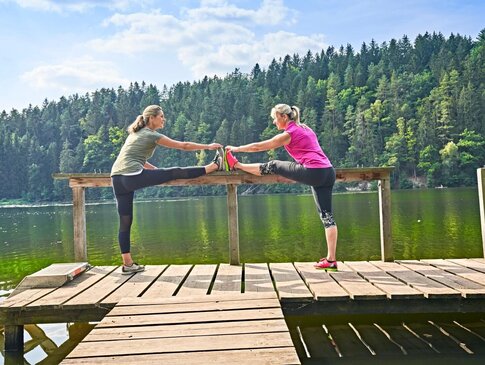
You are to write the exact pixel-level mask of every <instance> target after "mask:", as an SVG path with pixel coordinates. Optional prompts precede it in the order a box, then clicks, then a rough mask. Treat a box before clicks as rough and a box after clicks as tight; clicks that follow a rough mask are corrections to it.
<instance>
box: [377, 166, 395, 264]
mask: <svg viewBox="0 0 485 365" xmlns="http://www.w3.org/2000/svg"><path fill="white" fill-rule="evenodd" d="M378 185H379V225H380V235H381V259H382V261H392V260H393V250H392V234H391V181H390V175H388V176H387V177H384V178H382V179H381V180H379V184H378Z"/></svg>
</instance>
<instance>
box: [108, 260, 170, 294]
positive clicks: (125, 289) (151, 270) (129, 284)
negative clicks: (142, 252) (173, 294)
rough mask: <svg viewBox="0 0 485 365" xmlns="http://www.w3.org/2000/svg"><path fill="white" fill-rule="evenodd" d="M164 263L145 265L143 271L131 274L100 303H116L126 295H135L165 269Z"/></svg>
mask: <svg viewBox="0 0 485 365" xmlns="http://www.w3.org/2000/svg"><path fill="white" fill-rule="evenodd" d="M166 267H167V266H166V265H157V266H155V265H147V266H146V267H145V271H142V272H139V273H136V274H135V275H133V276H131V277H130V278H129V279H128V280H127V281H126V282H125V283H124V284H123V285H122V286H121V287H119V288H118V289H117V290H116V291H115V292H113V293H112V294H111V295H110V296H108V297H107V298H105V299H103V301H102V302H101V304H116V303H118V302H119V301H120V300H121V299H123V298H126V297H137V296H138V295H140V294H141V293H142V292H143V291H144V290H145V289H146V288H147V287H148V286H149V285H151V284H152V283H153V281H154V280H155V279H156V278H157V277H158V276H159V275H160V274H161V273H162V272H163V270H165V268H166Z"/></svg>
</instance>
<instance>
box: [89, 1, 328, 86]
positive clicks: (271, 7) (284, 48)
mask: <svg viewBox="0 0 485 365" xmlns="http://www.w3.org/2000/svg"><path fill="white" fill-rule="evenodd" d="M291 13H293V11H292V10H291V9H289V8H286V7H285V6H284V4H283V2H282V1H280V0H264V1H263V2H262V5H261V6H260V7H259V8H257V9H256V10H248V9H242V8H239V7H236V6H235V5H230V4H228V3H227V2H226V1H220V0H210V1H207V0H206V1H202V2H201V5H200V7H199V8H196V9H190V10H185V11H183V12H182V13H181V15H180V16H179V17H176V16H173V15H166V14H163V13H162V12H161V11H160V10H157V11H151V12H150V13H141V12H139V13H134V14H115V15H113V16H112V17H110V18H108V19H106V20H105V22H104V25H105V26H106V27H110V26H115V27H117V28H118V29H119V31H118V32H116V33H114V34H113V35H112V36H110V37H107V38H99V39H95V40H93V41H91V42H89V44H88V46H90V47H92V48H93V49H94V50H96V51H98V52H110V53H122V54H128V55H132V56H137V57H138V56H139V57H157V56H160V55H164V54H165V55H166V54H171V55H176V56H177V57H178V60H179V62H181V63H182V64H183V65H185V66H187V67H188V68H189V69H190V70H191V72H192V74H193V76H195V77H196V78H201V77H204V76H206V75H208V76H212V75H215V74H216V75H219V76H224V75H225V74H226V73H228V72H231V71H233V70H234V68H235V67H238V68H240V69H241V70H242V71H243V72H245V71H248V68H250V67H252V66H253V65H254V64H255V63H256V62H259V63H260V64H261V66H263V67H264V66H266V65H267V64H269V63H270V62H271V60H272V59H273V58H279V57H283V56H285V55H286V54H291V55H292V54H294V53H300V54H304V53H306V52H307V51H308V50H309V49H310V50H312V51H320V50H321V49H322V48H324V47H325V44H324V41H323V35H319V34H317V35H311V36H305V35H298V34H295V33H291V32H284V31H276V32H273V33H268V34H266V35H262V36H257V35H256V31H255V27H257V26H259V25H260V23H262V22H263V20H264V21H265V23H270V22H273V23H274V22H284V23H285V24H287V21H288V19H289V17H290V15H289V14H291ZM235 18H237V19H238V21H234V19H235Z"/></svg>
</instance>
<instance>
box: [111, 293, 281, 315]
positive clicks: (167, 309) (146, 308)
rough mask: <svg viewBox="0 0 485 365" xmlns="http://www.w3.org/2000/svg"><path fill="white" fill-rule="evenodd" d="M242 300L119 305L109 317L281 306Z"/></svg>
mask: <svg viewBox="0 0 485 365" xmlns="http://www.w3.org/2000/svg"><path fill="white" fill-rule="evenodd" d="M242 299H243V297H241V300H240V301H214V302H206V303H201V305H194V303H192V302H186V303H174V304H171V303H164V304H146V305H138V306H126V305H118V306H116V307H115V308H113V309H112V310H111V312H109V315H108V317H112V316H126V315H129V314H132V315H141V314H157V313H158V314H165V313H182V312H186V313H190V312H202V311H204V312H206V311H207V312H211V311H223V310H229V309H231V310H235V309H251V308H254V309H256V308H280V307H281V306H280V303H279V301H278V300H277V299H260V300H242Z"/></svg>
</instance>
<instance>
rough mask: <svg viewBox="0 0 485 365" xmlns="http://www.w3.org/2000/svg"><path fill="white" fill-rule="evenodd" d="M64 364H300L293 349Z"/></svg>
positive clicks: (78, 360)
mask: <svg viewBox="0 0 485 365" xmlns="http://www.w3.org/2000/svg"><path fill="white" fill-rule="evenodd" d="M61 364H65V365H70V364H173V365H187V364H197V365H212V364H238V365H254V364H258V365H276V364H300V361H299V359H298V356H297V354H296V351H295V350H294V348H293V347H278V348H264V349H250V350H225V351H211V352H200V351H198V352H185V353H175V354H170V353H167V354H149V355H134V356H110V357H86V358H75V359H74V358H69V357H68V358H67V359H65V360H64V361H63V362H62V363H61Z"/></svg>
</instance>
